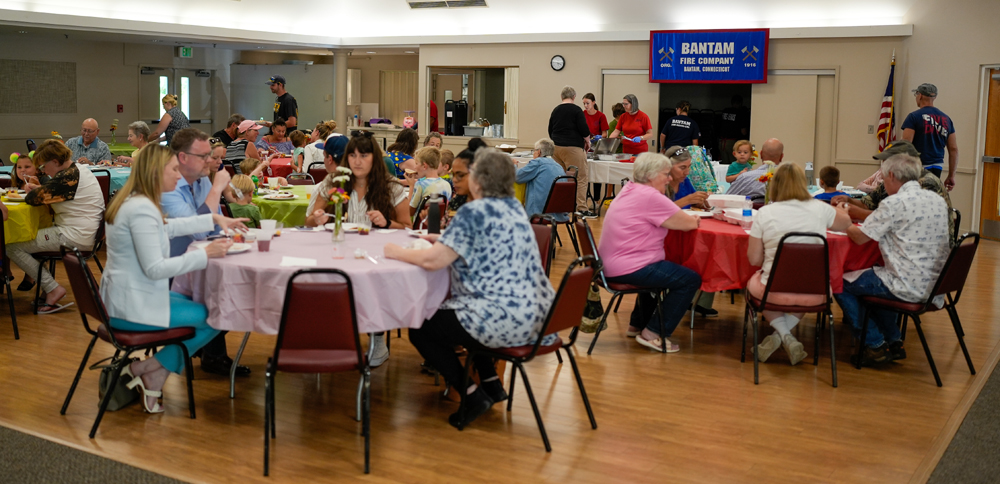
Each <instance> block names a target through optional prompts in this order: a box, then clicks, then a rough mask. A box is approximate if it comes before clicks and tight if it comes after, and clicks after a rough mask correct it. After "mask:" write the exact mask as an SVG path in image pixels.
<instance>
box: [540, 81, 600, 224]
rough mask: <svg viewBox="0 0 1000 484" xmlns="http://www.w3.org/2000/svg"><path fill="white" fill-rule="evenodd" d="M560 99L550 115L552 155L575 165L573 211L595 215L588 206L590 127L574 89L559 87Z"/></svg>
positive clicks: (566, 163)
mask: <svg viewBox="0 0 1000 484" xmlns="http://www.w3.org/2000/svg"><path fill="white" fill-rule="evenodd" d="M561 95H562V102H561V103H559V105H558V106H556V108H555V109H553V110H552V114H551V115H550V116H549V138H550V139H551V140H552V142H553V143H555V145H556V147H555V151H554V152H553V154H552V158H553V159H555V160H556V162H557V163H559V164H560V165H562V167H563V169H564V170H565V169H567V168H568V167H569V166H571V165H572V166H576V167H577V174H576V211H577V212H579V213H580V214H581V215H582V216H583V217H596V216H597V215H595V214H594V213H593V212H591V211H590V210H588V209H587V183H588V177H587V149H589V148H590V128H588V127H587V118H586V116H584V114H583V110H582V109H580V106H577V105H576V104H574V103H575V102H576V89H573V87H572V86H566V87H564V88H563V89H562V93H561Z"/></svg>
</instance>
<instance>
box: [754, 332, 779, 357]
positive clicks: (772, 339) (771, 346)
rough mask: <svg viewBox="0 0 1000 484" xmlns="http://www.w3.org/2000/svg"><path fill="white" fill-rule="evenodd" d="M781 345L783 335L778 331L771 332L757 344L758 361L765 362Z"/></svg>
mask: <svg viewBox="0 0 1000 484" xmlns="http://www.w3.org/2000/svg"><path fill="white" fill-rule="evenodd" d="M780 347H781V337H780V336H778V333H771V334H769V335H767V336H765V337H764V339H763V340H761V342H760V344H759V345H757V361H759V362H761V363H763V362H765V361H767V359H768V358H770V357H771V354H772V353H774V351H775V350H777V349H778V348H780Z"/></svg>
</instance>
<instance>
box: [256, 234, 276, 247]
mask: <svg viewBox="0 0 1000 484" xmlns="http://www.w3.org/2000/svg"><path fill="white" fill-rule="evenodd" d="M271 237H274V232H271V231H269V230H261V231H260V232H259V233H257V251H259V252H270V250H271Z"/></svg>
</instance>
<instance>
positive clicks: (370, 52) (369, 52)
mask: <svg viewBox="0 0 1000 484" xmlns="http://www.w3.org/2000/svg"><path fill="white" fill-rule="evenodd" d="M374 53H375V52H372V51H368V52H366V54H374Z"/></svg>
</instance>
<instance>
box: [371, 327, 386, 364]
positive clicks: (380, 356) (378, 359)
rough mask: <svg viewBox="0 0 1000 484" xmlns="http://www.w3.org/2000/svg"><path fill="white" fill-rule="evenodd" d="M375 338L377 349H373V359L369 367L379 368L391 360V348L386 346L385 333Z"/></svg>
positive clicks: (374, 336)
mask: <svg viewBox="0 0 1000 484" xmlns="http://www.w3.org/2000/svg"><path fill="white" fill-rule="evenodd" d="M372 338H375V348H374V349H372V358H371V360H369V361H368V366H370V367H372V368H378V367H380V366H382V363H385V360H388V359H389V347H388V346H386V345H385V333H382V334H380V335H373V336H372Z"/></svg>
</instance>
